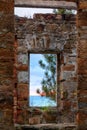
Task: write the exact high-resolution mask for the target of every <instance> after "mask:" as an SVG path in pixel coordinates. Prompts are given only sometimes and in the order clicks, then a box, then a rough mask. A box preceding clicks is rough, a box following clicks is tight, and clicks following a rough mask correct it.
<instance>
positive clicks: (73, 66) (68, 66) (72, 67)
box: [63, 65, 75, 71]
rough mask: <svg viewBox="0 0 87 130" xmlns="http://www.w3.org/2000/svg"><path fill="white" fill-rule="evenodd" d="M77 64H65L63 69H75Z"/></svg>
mask: <svg viewBox="0 0 87 130" xmlns="http://www.w3.org/2000/svg"><path fill="white" fill-rule="evenodd" d="M74 70H75V65H65V66H63V71H74Z"/></svg>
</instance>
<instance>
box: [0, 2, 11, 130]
mask: <svg viewBox="0 0 87 130" xmlns="http://www.w3.org/2000/svg"><path fill="white" fill-rule="evenodd" d="M13 12H14V2H13V0H8V1H7V0H1V1H0V130H8V129H9V130H11V129H13V85H14V82H13V64H14V46H13V45H14V15H13Z"/></svg>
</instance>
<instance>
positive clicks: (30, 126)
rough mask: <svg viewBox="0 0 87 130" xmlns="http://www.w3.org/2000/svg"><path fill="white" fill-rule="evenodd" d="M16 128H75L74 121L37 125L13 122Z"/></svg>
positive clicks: (43, 129) (58, 129) (52, 129)
mask: <svg viewBox="0 0 87 130" xmlns="http://www.w3.org/2000/svg"><path fill="white" fill-rule="evenodd" d="M15 127H16V128H17V130H66V129H69V130H77V125H76V124H75V123H61V124H56V123H52V124H37V125H27V124H26V125H19V124H15Z"/></svg>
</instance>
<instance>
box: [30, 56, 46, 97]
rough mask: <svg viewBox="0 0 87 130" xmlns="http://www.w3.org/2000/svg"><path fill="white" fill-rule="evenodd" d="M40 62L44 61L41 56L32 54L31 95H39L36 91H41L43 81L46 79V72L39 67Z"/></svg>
mask: <svg viewBox="0 0 87 130" xmlns="http://www.w3.org/2000/svg"><path fill="white" fill-rule="evenodd" d="M39 60H43V61H44V57H43V55H41V54H30V95H38V94H37V93H36V90H37V89H38V88H40V89H41V80H42V78H43V77H44V70H43V69H42V68H41V67H40V65H39V63H38V62H39Z"/></svg>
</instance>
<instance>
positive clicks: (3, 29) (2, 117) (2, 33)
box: [0, 0, 87, 130]
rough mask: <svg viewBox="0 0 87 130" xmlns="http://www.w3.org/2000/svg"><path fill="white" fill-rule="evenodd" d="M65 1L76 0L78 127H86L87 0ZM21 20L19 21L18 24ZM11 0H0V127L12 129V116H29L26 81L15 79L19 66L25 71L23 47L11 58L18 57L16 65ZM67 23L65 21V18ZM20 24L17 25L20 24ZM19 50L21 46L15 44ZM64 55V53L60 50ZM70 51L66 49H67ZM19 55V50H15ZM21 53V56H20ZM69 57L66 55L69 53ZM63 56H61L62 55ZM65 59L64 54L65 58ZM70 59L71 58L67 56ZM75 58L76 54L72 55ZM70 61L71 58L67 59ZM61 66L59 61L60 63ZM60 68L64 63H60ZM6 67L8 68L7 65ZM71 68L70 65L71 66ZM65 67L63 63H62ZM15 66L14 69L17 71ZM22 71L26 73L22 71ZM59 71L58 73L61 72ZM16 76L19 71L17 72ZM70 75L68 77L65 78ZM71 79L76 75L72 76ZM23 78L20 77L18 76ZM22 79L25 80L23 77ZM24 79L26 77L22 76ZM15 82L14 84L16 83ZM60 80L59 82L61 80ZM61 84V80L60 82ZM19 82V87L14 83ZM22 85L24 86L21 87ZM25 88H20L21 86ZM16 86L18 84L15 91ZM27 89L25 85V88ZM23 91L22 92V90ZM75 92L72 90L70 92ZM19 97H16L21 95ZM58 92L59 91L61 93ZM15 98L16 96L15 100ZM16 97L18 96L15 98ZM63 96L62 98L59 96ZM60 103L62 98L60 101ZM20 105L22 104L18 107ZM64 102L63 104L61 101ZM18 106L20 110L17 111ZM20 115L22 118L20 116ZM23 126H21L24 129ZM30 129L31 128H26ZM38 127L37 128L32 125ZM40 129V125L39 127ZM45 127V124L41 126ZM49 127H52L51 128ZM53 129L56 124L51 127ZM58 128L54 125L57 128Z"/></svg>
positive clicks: (18, 117)
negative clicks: (14, 62) (14, 63)
mask: <svg viewBox="0 0 87 130" xmlns="http://www.w3.org/2000/svg"><path fill="white" fill-rule="evenodd" d="M67 1H75V2H77V4H78V20H77V27H78V32H79V42H78V93H77V94H78V115H77V122H78V130H87V64H86V62H87V0H78V1H77V0H67ZM22 22H23V21H21V24H22ZM13 23H14V22H13V0H1V1H0V130H8V129H9V130H12V129H13V127H11V126H12V125H13V119H14V123H16V122H18V123H20V122H23V123H24V122H25V123H26V121H28V120H29V118H28V119H26V118H25V117H26V115H28V114H27V109H26V108H27V105H28V102H27V99H26V98H27V96H26V95H28V94H25V95H23V94H24V92H23V91H25V89H26V88H28V85H27V83H26V82H24V83H21V84H19V83H18V82H17V72H18V74H19V70H22V71H24V72H25V70H27V66H25V65H26V62H27V60H25V59H27V57H26V54H25V53H23V52H26V50H23V52H22V58H21V59H20V56H18V57H19V59H20V60H18V58H17V54H15V61H16V63H17V61H20V63H21V64H23V65H22V66H21V64H20V67H19V65H18V66H17V65H16V67H15V68H14V69H13V61H14V58H13V57H14V56H13V55H14V54H13V52H14V51H13V40H14V36H13V28H14V27H13ZM67 23H68V21H67ZM21 24H20V26H22V25H21ZM17 43H20V42H19V40H18V41H17V40H16V41H15V51H17V50H16V48H17ZM18 50H20V52H21V48H19V49H18ZM63 54H64V55H65V54H66V53H63ZM69 54H70V53H69ZM18 55H19V54H18ZM24 57H25V58H24ZM69 58H70V57H69ZM63 59H64V58H63ZM65 59H66V58H65ZM71 59H72V58H71ZM73 59H74V57H73ZM75 60H76V58H75ZM63 63H65V62H63ZM67 63H71V62H67ZM62 66H63V65H62ZM62 66H61V69H62V68H63V70H65V69H64V66H63V67H62ZM9 68H10V69H9ZM71 68H72V69H71ZM66 69H67V67H66ZM69 69H71V70H72V71H73V67H69V68H68V69H67V70H69ZM13 70H14V78H15V81H14V82H15V89H14V118H13V99H12V98H13V95H12V91H13V89H12V88H13ZM17 70H18V71H17ZM25 75H26V73H25ZM61 75H62V74H61ZM19 79H20V75H19ZM69 79H70V78H69ZM73 79H74V80H75V79H76V78H73ZM18 81H19V80H18ZM21 81H23V78H22V80H21ZM24 81H25V80H24ZM26 81H27V79H26ZM17 83H18V85H17ZM61 84H62V83H61ZM64 84H65V83H64ZM17 86H19V87H17ZM25 86H26V87H25ZM24 87H25V89H24V90H23V88H24ZM18 88H21V89H19V90H18V91H17V89H18ZM27 90H28V89H27ZM22 93H23V94H22ZM74 94H75V93H74ZM19 95H21V96H22V98H20V97H21V96H19ZM61 96H62V93H61ZM17 99H18V100H17ZM19 99H20V100H19ZM63 100H64V98H63ZM61 104H64V102H61ZM22 106H23V107H22ZM63 106H65V105H63ZM21 110H22V111H21ZM21 117H22V118H21ZM24 129H25V128H23V130H24ZM26 129H28V128H26ZM30 129H32V128H30ZM33 129H34V130H35V129H38V128H33ZM41 129H42V128H41ZM44 129H45V130H46V129H47V128H46V127H45V128H44ZM51 129H52V128H51ZM55 129H56V128H55ZM61 129H63V128H61ZM65 129H68V130H69V129H73V130H75V128H71V126H69V127H66V128H65ZM57 130H58V129H57Z"/></svg>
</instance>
